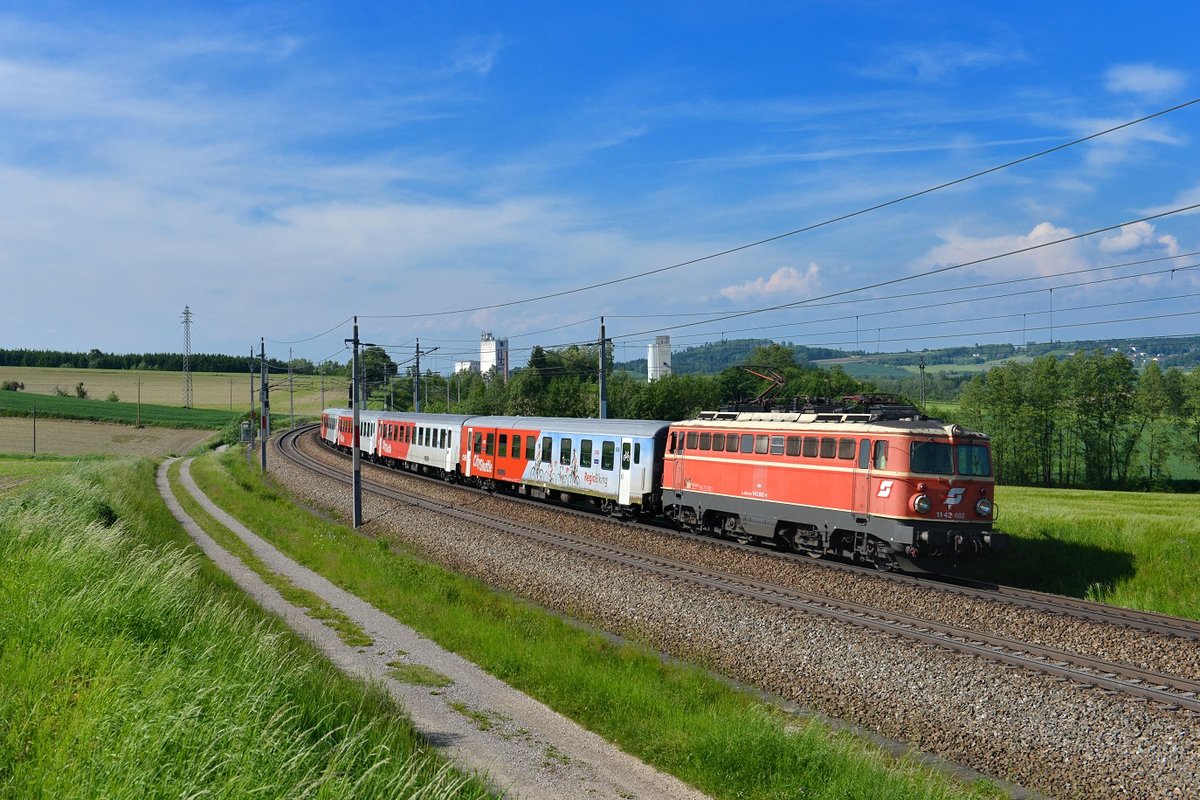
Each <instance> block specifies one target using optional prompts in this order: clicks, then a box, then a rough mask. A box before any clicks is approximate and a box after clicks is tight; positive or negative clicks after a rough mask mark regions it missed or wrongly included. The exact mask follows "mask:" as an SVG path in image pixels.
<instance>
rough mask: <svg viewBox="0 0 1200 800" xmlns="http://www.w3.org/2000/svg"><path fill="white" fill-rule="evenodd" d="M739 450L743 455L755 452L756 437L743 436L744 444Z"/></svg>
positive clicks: (747, 434) (744, 434) (746, 434)
mask: <svg viewBox="0 0 1200 800" xmlns="http://www.w3.org/2000/svg"><path fill="white" fill-rule="evenodd" d="M738 450H740V451H741V452H743V453H753V452H754V436H753V435H751V434H749V433H743V434H742V443H741V444H740V445H739V446H738Z"/></svg>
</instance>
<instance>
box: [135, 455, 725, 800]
mask: <svg viewBox="0 0 1200 800" xmlns="http://www.w3.org/2000/svg"><path fill="white" fill-rule="evenodd" d="M168 464H169V462H168ZM168 464H164V465H163V466H162V467H160V469H159V473H158V488H159V492H160V493H161V494H162V496H163V498H164V500H166V502H167V505H168V506H169V507H170V509H171V512H172V513H173V514H174V515H175V517H176V519H178V520H179V521H180V522H181V523H182V524H183V525H184V527H185V528H186V529H187V531H188V533H189V535H191V536H192V538H193V539H194V540H195V541H196V543H197V544H198V545H199V546H200V548H201V549H202V550H203V551H204V552H205V554H206V555H207V556H208V557H209V558H210V559H212V560H213V561H214V562H215V563H216V564H217V565H218V566H220V567H221V569H223V570H224V571H225V572H226V573H228V574H229V575H230V577H232V578H233V579H234V580H235V581H236V582H237V584H238V585H239V586H240V587H241V588H242V590H243V591H245V592H246V593H247V594H249V595H250V596H251V597H252V598H253V599H254V600H255V601H256V602H257V603H258V604H259V605H261V606H262V607H263V608H265V609H267V610H268V611H270V612H272V613H274V614H277V615H278V616H279V617H280V618H282V619H283V620H284V622H286V623H287V625H288V626H289V627H291V628H292V629H293V630H295V631H296V632H297V633H299V634H300V635H302V636H304V637H305V638H307V639H308V640H310V641H311V642H313V643H314V644H315V645H316V646H317V647H318V648H319V649H320V650H321V651H322V652H324V653H325V655H326V656H327V657H328V658H329V659H330V660H331V661H332V662H333V663H334V664H335V665H337V666H338V667H339V668H340V669H341V670H343V671H344V672H346V673H348V674H351V675H354V676H357V677H361V678H364V679H367V680H370V681H374V682H378V683H380V684H381V685H383V686H384V687H386V689H387V691H388V692H389V693H390V694H391V695H392V697H394V698H395V699H396V700H397V702H398V703H399V704H400V705H402V706H403V707H404V708H405V709H407V711H408V713H409V715H410V716H411V717H412V720H413V722H414V723H415V725H416V727H417V729H418V730H420V731H422V732H423V733H424V735H425V737H426V738H427V739H428V741H429V742H430V743H431V744H432V745H434V746H435V747H437V748H438V749H439V750H441V751H442V752H443V753H444V754H445V755H446V756H447V757H449V758H450V759H452V760H453V761H455V762H456V763H458V764H459V765H461V766H462V767H463V768H465V769H466V770H468V771H472V772H476V773H479V774H482V775H484V776H486V777H487V778H488V780H489V781H490V783H491V785H493V786H494V787H495V788H496V789H497V790H498V791H504V792H506V793H507V794H508V796H511V797H521V798H531V799H532V798H546V799H547V800H551V799H553V798H563V797H592V798H628V797H638V798H643V799H647V800H649V799H651V798H664V800H665V799H668V798H670V799H672V800H673V799H674V798H680V799H683V798H703V797H705V795H703V794H700V793H699V792H697V791H695V790H694V789H692V788H691V787H688V786H686V785H685V784H683V783H681V782H680V781H678V780H677V779H675V778H674V777H672V776H669V775H664V774H663V773H660V772H657V771H656V770H654V769H652V768H651V767H649V766H647V765H646V764H644V763H643V762H641V761H639V760H637V759H635V758H633V757H632V756H630V755H628V754H626V753H624V752H622V751H620V750H619V749H617V748H616V747H615V746H614V745H612V744H611V743H609V742H606V741H605V740H603V739H601V738H600V737H598V736H596V735H595V734H593V733H591V732H589V731H586V730H584V729H583V728H581V727H579V726H578V725H577V724H575V723H574V722H572V721H570V720H568V719H566V718H565V717H562V716H561V715H559V714H556V713H555V712H553V711H551V710H550V709H549V708H547V707H546V706H544V705H542V704H541V703H539V702H537V701H535V700H533V699H531V698H530V697H528V696H527V695H525V694H523V693H521V692H518V691H516V690H515V689H513V688H511V687H510V686H508V685H506V684H504V683H502V682H501V681H499V680H497V679H496V678H494V677H492V676H491V675H489V674H487V673H486V672H484V671H483V670H481V669H479V668H478V667H477V666H475V665H474V664H471V663H470V662H468V661H466V660H464V659H463V658H461V657H459V656H457V655H455V654H453V653H449V652H447V651H445V650H443V649H442V648H441V647H438V646H437V645H436V644H434V643H433V642H431V641H430V640H428V639H426V638H423V637H421V636H419V635H418V634H417V633H416V632H415V631H413V630H412V629H411V628H409V627H407V626H405V625H402V624H400V623H399V622H397V621H396V620H395V619H393V618H392V617H390V616H388V615H386V614H384V613H383V612H381V611H379V610H378V609H376V608H374V607H373V606H371V605H370V604H368V603H366V602H364V601H363V600H361V599H359V598H358V597H355V596H354V595H352V594H350V593H349V592H346V591H344V590H342V589H340V588H339V587H337V586H334V585H333V584H332V583H330V582H329V581H327V580H326V579H325V578H323V577H322V576H320V575H318V574H317V573H315V572H313V571H312V570H309V569H307V568H305V567H302V566H300V565H299V564H297V563H296V562H294V561H292V560H291V559H289V558H288V557H286V556H285V555H283V554H282V553H280V552H279V551H278V550H276V549H275V548H274V547H273V546H271V545H270V544H269V543H267V542H265V541H264V540H262V539H261V538H259V537H258V536H256V535H255V534H254V533H253V532H251V531H249V530H247V529H246V528H245V527H244V526H243V525H241V523H239V522H238V521H237V520H235V519H233V518H232V517H230V516H229V515H228V514H226V513H225V512H224V511H222V510H221V509H219V508H217V507H216V506H215V505H214V504H213V503H212V502H211V501H209V500H208V498H207V497H205V496H204V495H203V493H202V492H200V490H199V489H198V487H197V486H196V485H195V483H194V481H193V480H192V478H191V475H190V472H189V470H188V466H189V462H185V463H184V465H183V470H182V472H181V478H182V482H183V485H184V486H185V488H186V489H187V491H188V492H189V493H190V494H191V495H192V496H193V497H195V498H196V500H197V501H199V502H200V503H201V505H202V506H203V507H204V508H205V510H206V511H207V512H208V513H209V514H211V515H212V516H213V517H215V518H216V519H217V520H218V521H220V522H221V524H223V525H225V526H226V527H228V528H229V529H230V530H232V531H233V532H234V533H235V534H236V535H237V536H238V537H240V538H241V539H242V540H243V541H244V542H246V544H247V545H249V546H250V548H251V549H252V550H253V551H254V553H255V555H256V556H257V557H258V558H260V559H261V560H262V561H264V562H265V563H266V564H267V565H268V567H269V568H270V569H271V570H273V571H275V572H277V573H279V574H281V575H285V576H287V577H288V578H290V579H291V580H292V581H293V582H294V583H295V584H296V585H297V586H299V587H301V588H304V589H307V590H308V591H310V592H313V593H315V594H317V595H319V596H320V597H321V598H323V599H324V600H325V601H326V602H327V603H329V604H330V605H331V606H334V607H335V608H337V609H339V610H341V611H342V612H343V613H345V614H346V615H347V616H349V617H350V618H351V619H352V620H353V621H354V622H356V623H357V624H358V625H359V626H361V627H362V628H363V629H364V630H365V631H366V632H367V634H368V635H369V636H370V637H371V638H372V639H374V644H372V645H371V646H369V647H365V648H355V647H350V646H348V645H346V644H345V643H343V642H342V640H341V639H339V638H338V636H337V634H336V633H334V631H332V630H331V629H329V628H328V627H326V626H325V625H323V624H321V623H320V622H319V621H317V620H314V619H312V618H311V617H309V616H308V615H307V614H306V613H305V612H304V611H303V610H302V609H300V608H297V607H295V606H293V605H291V604H290V603H288V602H287V601H285V600H284V599H283V598H282V597H281V596H280V595H279V593H278V592H277V591H275V589H273V588H271V587H270V586H268V585H267V584H266V583H264V582H263V581H262V579H261V578H260V577H259V576H258V575H256V574H254V573H253V572H252V571H251V570H249V569H248V568H247V567H246V566H245V565H244V564H242V562H241V561H240V560H238V559H237V558H236V557H234V556H232V555H231V554H229V553H228V552H226V551H225V550H224V549H222V548H221V547H220V546H219V545H217V544H216V542H214V541H213V540H212V539H211V538H210V537H208V536H207V535H206V534H205V533H204V532H203V531H202V530H201V529H200V527H199V526H198V525H197V524H196V523H195V522H194V521H193V520H192V519H191V518H190V517H188V516H187V515H186V513H185V512H184V511H183V509H182V508H181V507H180V505H179V503H178V502H177V501H176V500H175V498H174V497H173V495H172V494H171V491H170V487H169V484H168V482H167V478H166V470H167V467H168ZM397 662H399V663H402V664H405V665H410V664H411V665H420V666H424V667H427V668H429V669H431V670H433V671H434V672H436V673H439V674H441V675H444V676H446V677H448V678H449V679H450V680H451V681H452V683H451V684H450V685H448V686H446V687H443V688H436V689H431V688H430V687H427V686H416V685H412V684H407V683H402V682H400V681H398V680H396V679H394V678H392V677H391V676H390V675H389V674H388V671H389V665H390V664H395V663H397ZM460 709H461V710H460ZM464 711H468V712H469V713H470V715H469V716H468V715H467V714H464V713H463V712H464ZM483 720H486V725H484V724H481V723H482V722H483ZM485 727H486V729H483V728H485Z"/></svg>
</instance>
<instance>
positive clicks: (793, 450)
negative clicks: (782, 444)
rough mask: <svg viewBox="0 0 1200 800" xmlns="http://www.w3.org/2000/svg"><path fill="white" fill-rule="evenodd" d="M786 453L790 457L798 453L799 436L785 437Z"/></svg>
mask: <svg viewBox="0 0 1200 800" xmlns="http://www.w3.org/2000/svg"><path fill="white" fill-rule="evenodd" d="M787 454H788V455H789V456H791V457H792V458H795V457H796V456H798V455H800V437H799V436H789V437H787Z"/></svg>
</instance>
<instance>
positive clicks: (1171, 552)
mask: <svg viewBox="0 0 1200 800" xmlns="http://www.w3.org/2000/svg"><path fill="white" fill-rule="evenodd" d="M996 501H997V508H998V509H999V511H1000V518H999V520H998V522H997V526H998V527H999V528H1000V529H1002V530H1004V531H1006V532H1008V533H1009V534H1010V535H1012V537H1013V541H1012V546H1011V547H1010V549H1009V551H1008V552H1007V553H1006V554H1005V555H1004V556H1003V557H1002V558H999V559H997V560H996V562H995V566H994V568H993V570H992V572H991V577H993V578H995V579H996V580H999V581H1001V582H1004V583H1013V584H1016V585H1020V586H1028V587H1032V588H1036V589H1042V590H1044V591H1050V592H1055V593H1059V594H1066V595H1071V596H1074V597H1086V598H1089V599H1093V600H1098V601H1100V602H1104V603H1113V604H1116V605H1121V606H1127V607H1130V608H1140V609H1145V610H1147V611H1158V612H1160V613H1164V614H1174V615H1176V616H1183V617H1190V618H1192V619H1200V583H1197V581H1196V578H1195V574H1196V565H1197V564H1198V563H1200V495H1195V494H1177V493H1160V492H1100V491H1088V490H1078V489H1037V488H1028V487H1018V486H999V487H997V489H996Z"/></svg>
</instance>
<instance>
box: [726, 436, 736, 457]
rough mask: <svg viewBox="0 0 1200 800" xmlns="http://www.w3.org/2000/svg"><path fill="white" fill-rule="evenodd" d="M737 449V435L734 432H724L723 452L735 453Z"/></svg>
mask: <svg viewBox="0 0 1200 800" xmlns="http://www.w3.org/2000/svg"><path fill="white" fill-rule="evenodd" d="M737 451H738V435H737V434H736V433H727V434H725V452H726V453H736V452H737Z"/></svg>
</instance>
